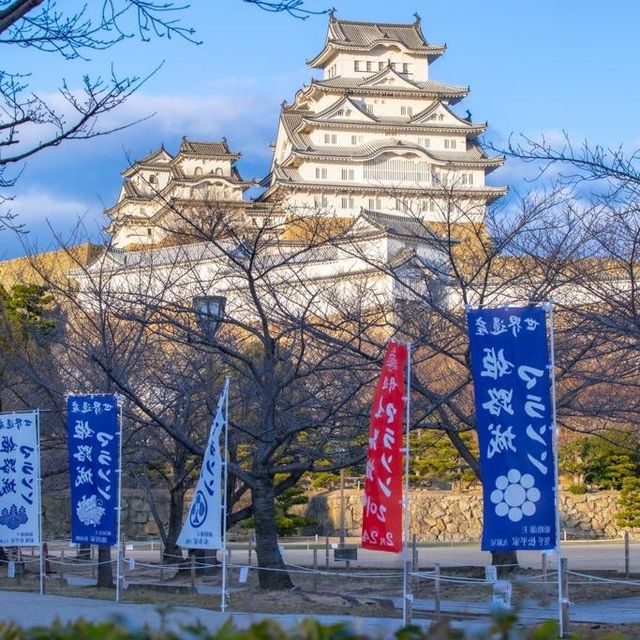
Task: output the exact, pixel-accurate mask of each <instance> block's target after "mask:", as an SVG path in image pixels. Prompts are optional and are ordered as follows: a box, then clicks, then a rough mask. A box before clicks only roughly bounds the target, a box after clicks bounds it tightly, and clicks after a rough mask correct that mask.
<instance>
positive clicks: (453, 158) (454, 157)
mask: <svg viewBox="0 0 640 640" xmlns="http://www.w3.org/2000/svg"><path fill="white" fill-rule="evenodd" d="M387 151H390V152H395V153H403V152H406V151H413V152H416V153H419V154H420V155H424V156H426V157H428V158H431V159H432V160H436V161H437V162H443V163H451V164H454V165H456V166H457V165H460V166H472V165H475V166H478V167H488V168H496V167H499V166H500V165H502V163H503V162H504V157H502V156H495V157H493V158H490V157H488V156H487V155H486V154H485V153H484V151H483V150H482V148H481V147H480V146H479V145H473V146H472V147H471V148H470V149H467V150H466V151H436V150H432V149H425V148H424V147H422V146H420V145H417V144H414V143H413V142H405V141H403V140H389V139H388V138H380V139H378V140H372V141H371V142H367V143H365V144H361V145H357V146H346V147H341V146H337V145H327V146H316V147H312V146H311V145H308V146H305V147H297V148H296V147H294V148H293V150H292V154H295V155H298V156H304V157H309V158H322V159H328V160H331V159H334V158H335V159H340V160H345V159H349V160H351V159H353V160H370V159H373V158H375V157H376V156H379V155H381V154H382V153H384V152H387Z"/></svg>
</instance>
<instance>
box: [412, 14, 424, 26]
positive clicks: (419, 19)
mask: <svg viewBox="0 0 640 640" xmlns="http://www.w3.org/2000/svg"><path fill="white" fill-rule="evenodd" d="M413 17H414V18H415V19H416V24H420V23H421V22H422V20H421V18H420V14H419V13H418V12H417V11H416V12H415V13H414V14H413Z"/></svg>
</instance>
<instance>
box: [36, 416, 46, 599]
mask: <svg viewBox="0 0 640 640" xmlns="http://www.w3.org/2000/svg"><path fill="white" fill-rule="evenodd" d="M36 441H37V442H38V494H39V497H38V502H39V504H40V513H39V514H38V537H39V539H40V595H44V566H45V565H44V553H43V551H44V541H43V538H42V530H43V526H42V517H43V512H42V469H41V465H40V462H41V460H40V409H36Z"/></svg>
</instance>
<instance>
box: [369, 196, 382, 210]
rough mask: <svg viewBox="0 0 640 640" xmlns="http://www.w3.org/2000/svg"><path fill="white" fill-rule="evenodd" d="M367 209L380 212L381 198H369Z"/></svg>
mask: <svg viewBox="0 0 640 640" xmlns="http://www.w3.org/2000/svg"><path fill="white" fill-rule="evenodd" d="M369 209H374V210H376V211H380V209H382V198H369Z"/></svg>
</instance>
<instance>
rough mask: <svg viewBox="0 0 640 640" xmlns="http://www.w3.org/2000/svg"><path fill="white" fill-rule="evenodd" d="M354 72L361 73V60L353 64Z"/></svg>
mask: <svg viewBox="0 0 640 640" xmlns="http://www.w3.org/2000/svg"><path fill="white" fill-rule="evenodd" d="M353 70H354V71H360V60H355V61H354V63H353Z"/></svg>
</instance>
